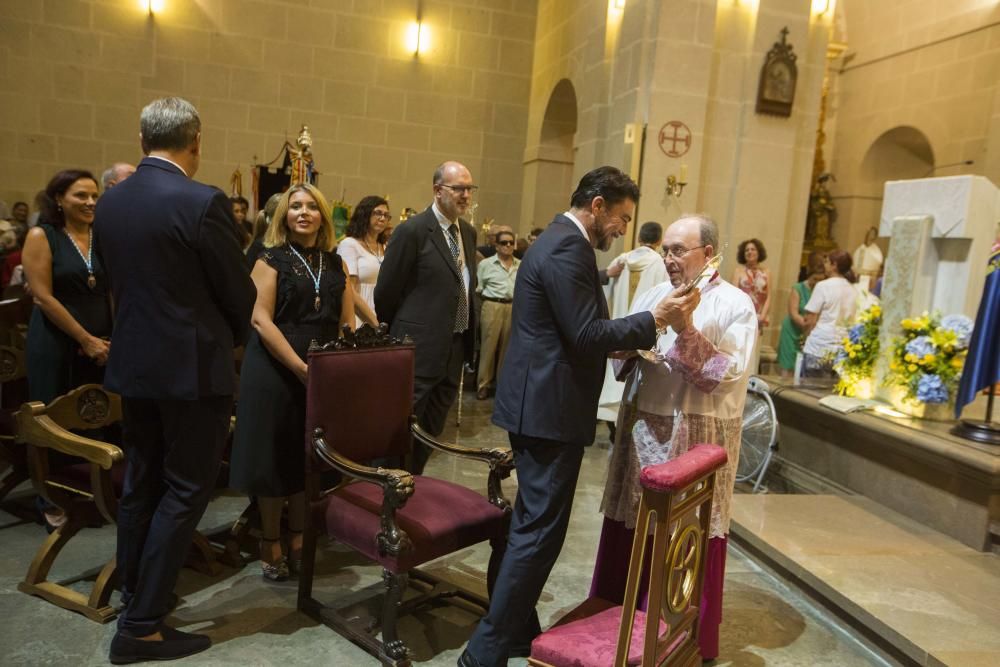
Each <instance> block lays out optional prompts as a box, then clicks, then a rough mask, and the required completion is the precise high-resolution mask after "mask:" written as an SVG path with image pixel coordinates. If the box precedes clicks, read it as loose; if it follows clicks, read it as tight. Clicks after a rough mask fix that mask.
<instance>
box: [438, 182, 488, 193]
mask: <svg viewBox="0 0 1000 667" xmlns="http://www.w3.org/2000/svg"><path fill="white" fill-rule="evenodd" d="M441 187H442V188H448V189H449V190H451V191H452V192H454V193H456V194H460V195H464V194H470V195H474V194H476V192H477V191H478V190H479V186H478V185H448V184H447V183H441Z"/></svg>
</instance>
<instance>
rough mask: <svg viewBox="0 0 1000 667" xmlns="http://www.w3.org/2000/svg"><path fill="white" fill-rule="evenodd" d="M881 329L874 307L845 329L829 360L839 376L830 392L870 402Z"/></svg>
mask: <svg viewBox="0 0 1000 667" xmlns="http://www.w3.org/2000/svg"><path fill="white" fill-rule="evenodd" d="M881 326H882V308H881V307H880V306H879V305H878V304H877V303H876V304H874V305H872V306H870V307H868V308H867V309H865V310H863V311H861V313H860V314H859V315H858V317H857V321H856V323H855V324H854V326H852V327H851V328H850V329H848V331H847V336H846V337H844V339H843V342H842V344H841V348H840V349H839V350H838V351H837V354H836V356H835V357H834V360H833V370H834V371H836V372H837V375H838V376H840V379H839V380H837V386H836V387H834V390H835V391H836V392H837V393H838V394H840V395H841V396H856V397H858V398H871V394H872V376H873V375H874V372H875V360H876V359H877V358H878V352H879V343H878V333H879V328H880V327H881Z"/></svg>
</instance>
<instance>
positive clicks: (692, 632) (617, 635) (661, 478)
mask: <svg viewBox="0 0 1000 667" xmlns="http://www.w3.org/2000/svg"><path fill="white" fill-rule="evenodd" d="M726 458H727V457H726V451H725V450H724V449H723V448H722V447H718V446H716V445H696V446H694V447H692V448H691V449H690V450H688V451H687V452H686V453H685V454H683V455H681V456H679V457H677V458H676V459H674V460H672V461H668V462H667V463H663V464H660V465H655V466H649V467H646V468H644V469H643V470H642V473H641V475H640V483H641V484H642V500H641V501H640V503H639V514H638V517H637V520H636V531H635V539H634V540H633V542H632V557H631V560H630V562H629V571H628V580H627V583H626V587H625V599H624V602H623V603H622V604H621V605H616V604H613V603H611V602H608V601H607V600H602V599H600V598H588V599H587V600H586V601H584V602H583V603H582V604H581V605H579V606H578V607H576V608H575V609H574V610H573V611H571V612H569V614H567V615H566V616H564V617H563V618H562V619H561V620H560V621H559V622H558V623H556V624H555V625H554V626H553V627H552V628H550V629H549V630H547V631H546V632H543V633H542V634H541V635H539V636H538V637H536V638H535V640H534V641H533V642H532V644H531V657H530V658H529V659H528V664H529V665H532V667H609V666H613V667H626V666H627V665H642V666H643V667H652V666H653V665H657V666H660V665H669V666H671V667H679V666H683V667H691V666H696V665H701V654H700V653H699V652H698V636H697V633H698V605H699V604H700V600H701V589H702V582H703V580H704V573H705V572H704V565H705V555H706V550H707V546H708V530H709V521H710V518H711V516H712V492H713V490H714V487H715V471H716V470H718V469H719V468H720V467H721V466H723V465H724V464H725V463H726ZM650 529H652V532H651V533H650ZM650 534H651V535H652V539H651V540H650V539H649V536H650ZM645 571H649V603H648V608H647V609H646V611H645V612H643V611H640V610H638V609H637V606H638V601H639V598H640V594H641V591H640V590H639V587H640V582H641V581H642V580H643V576H644V573H645Z"/></svg>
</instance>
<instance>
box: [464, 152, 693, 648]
mask: <svg viewBox="0 0 1000 667" xmlns="http://www.w3.org/2000/svg"><path fill="white" fill-rule="evenodd" d="M638 200H639V188H638V186H637V185H636V184H635V183H634V182H633V181H632V179H630V178H629V177H628V176H626V175H625V174H624V173H622V172H621V171H619V170H618V169H615V168H614V167H600V168H598V169H594V170H593V171H591V172H589V173H588V174H586V175H585V176H584V177H583V179H581V180H580V184H579V185H578V186H577V188H576V192H574V193H573V196H572V199H571V201H570V209H569V211H567V212H566V213H563V214H560V215H557V216H556V217H555V220H553V221H552V223H551V224H550V225H549V226H548V227H547V228H546V230H545V233H544V234H542V235H541V236H539V237H538V240H537V241H535V243H534V244H532V246H531V248H530V249H529V250H528V252H527V253H525V255H524V259H523V260H521V266H520V268H519V269H518V273H517V282H516V284H515V288H514V309H513V310H514V312H513V317H512V320H513V321H512V324H511V341H510V345H509V347H508V348H507V358H506V359H505V360H504V365H503V369H502V370H501V372H500V381H499V385H498V387H497V393H496V404H495V406H494V410H493V423H494V424H496V425H497V426H500V427H501V428H504V429H506V430H507V431H508V432H509V434H510V444H511V447H512V448H513V450H514V463H515V466H516V467H517V485H518V490H517V501H516V502H515V504H514V514H513V516H512V518H511V527H510V537H509V539H508V544H507V551H506V553H505V554H504V558H503V562H502V564H501V565H500V570H499V573H498V576H497V581H496V584H495V585H494V587H493V595H492V598H491V600H490V609H489V613H487V615H486V616H485V617H484V618H483V620H482V621H481V622H480V623H479V626H478V627H477V628H476V631H475V633H474V634H473V635H472V638H471V639H470V640H469V645H468V647H467V648H466V650H465V652H464V653H463V654H462V656H461V658H459V661H458V664H459V665H461V666H462V667H493V666H497V665H506V664H507V658H508V656H510V655H515V656H525V655H528V652H529V650H530V644H531V640H532V639H533V638H534V637H535V636H536V635H537V634H538V633H539V632H540V627H539V623H538V615H537V613H536V612H535V604H536V603H537V601H538V597H539V595H541V592H542V588H543V587H544V585H545V581H546V579H548V576H549V572H550V571H551V570H552V566H553V565H554V564H555V561H556V558H557V557H558V556H559V552H560V550H561V549H562V544H563V540H564V538H565V537H566V528H567V526H568V524H569V517H570V509H571V508H572V505H573V493H574V491H575V490H576V481H577V477H578V476H579V472H580V463H581V460H582V458H583V448H584V446H585V445H587V444H590V443H592V442H593V440H594V433H595V428H596V422H595V415H596V414H597V400H598V395H599V394H600V391H601V385H602V383H603V378H604V365H605V362H606V360H607V354H608V352H611V351H614V350H633V349H645V348H649V347H652V345H653V344H654V342H655V341H656V330H657V329H658V328H663V327H665V326H667V325H668V324H669V323H670V322H671V321H673V318H675V317H678V316H680V314H681V313H683V312H686V311H687V310H693V307H694V306H693V305H691V304H692V303H695V305H696V300H697V296H696V295H695V296H694V297H679V298H671V297H668V298H665V299H664V300H663V301H661V302H660V303H658V304H657V305H656V306H655V307H654V308H653V310H652V311H647V312H642V313H638V314H635V315H629V316H628V317H623V318H621V319H617V320H609V319H608V305H607V302H606V301H605V299H604V293H603V292H602V291H601V283H600V278H599V277H598V272H597V257H596V255H595V253H594V248H599V249H601V250H607V249H608V248H609V247H610V246H611V243H612V241H614V239H615V238H617V237H619V236H621V235H622V234H624V233H625V230H626V228H627V226H628V223H629V222H630V221H631V220H632V216H633V214H634V213H635V206H636V203H637V202H638Z"/></svg>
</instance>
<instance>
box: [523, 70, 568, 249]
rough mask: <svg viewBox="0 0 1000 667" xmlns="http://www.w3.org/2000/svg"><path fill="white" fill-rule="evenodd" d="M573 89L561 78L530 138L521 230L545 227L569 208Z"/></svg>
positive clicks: (526, 158) (526, 156) (526, 157)
mask: <svg viewBox="0 0 1000 667" xmlns="http://www.w3.org/2000/svg"><path fill="white" fill-rule="evenodd" d="M578 108H579V107H578V103H577V96H576V89H575V88H574V87H573V83H572V82H571V81H570V80H569V79H560V80H559V81H558V82H557V83H556V84H555V86H553V88H552V92H551V93H549V98H548V102H547V103H546V105H545V113H544V115H543V116H542V123H541V126H540V127H539V129H538V134H537V136H536V137H535V141H534V142H532V141H531V140H530V138H529V142H528V149H527V150H526V151H525V159H524V198H523V200H522V201H523V205H522V216H521V217H522V220H521V223H520V231H521V232H522V233H527V231H528V230H529V229H530V228H532V227H544V226H545V225H547V224H548V223H549V221H550V220H551V219H552V216H553V214H555V213H556V212H558V211H563V210H565V209H566V208H567V207H568V206H569V197H570V194H572V191H573V185H574V184H573V167H574V164H575V161H576V145H575V140H576V130H577V118H578Z"/></svg>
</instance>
